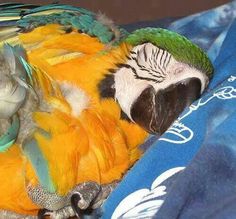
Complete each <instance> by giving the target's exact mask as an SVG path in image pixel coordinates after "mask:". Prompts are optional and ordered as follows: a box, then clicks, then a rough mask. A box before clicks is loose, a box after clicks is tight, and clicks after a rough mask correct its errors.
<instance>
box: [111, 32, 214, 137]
mask: <svg viewBox="0 0 236 219" xmlns="http://www.w3.org/2000/svg"><path fill="white" fill-rule="evenodd" d="M125 43H127V44H129V45H132V47H131V50H130V51H129V55H128V56H127V61H126V62H125V63H122V64H118V69H117V70H116V72H115V74H114V90H115V94H114V96H115V99H116V100H117V102H118V103H119V105H120V107H121V109H122V111H123V112H124V113H125V114H126V115H127V116H128V118H129V119H130V120H131V121H133V122H135V123H137V124H139V125H140V126H141V127H143V128H144V129H146V130H147V131H148V132H150V133H153V134H162V133H163V132H164V131H166V129H167V128H168V127H169V126H170V125H171V124H172V123H173V121H174V120H175V119H176V118H177V117H178V115H179V114H180V113H181V112H182V111H183V110H184V109H185V108H186V107H187V106H189V105H190V104H191V103H192V102H193V101H194V100H196V99H197V98H199V97H200V95H201V94H202V92H203V91H204V89H205V88H206V87H207V85H208V82H209V79H210V77H211V75H212V72H213V68H212V65H211V62H210V61H209V59H208V57H207V56H206V55H205V53H204V52H203V51H202V50H201V49H200V48H198V47H197V46H195V45H194V44H192V43H191V42H190V41H189V40H187V39H186V38H184V37H182V36H180V35H178V34H176V33H173V32H171V31H167V30H163V29H151V28H147V29H143V30H139V31H136V32H134V33H133V34H131V35H130V36H128V38H127V39H126V40H125Z"/></svg>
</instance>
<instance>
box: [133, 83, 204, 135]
mask: <svg viewBox="0 0 236 219" xmlns="http://www.w3.org/2000/svg"><path fill="white" fill-rule="evenodd" d="M200 95H201V82H200V80H199V79H197V78H188V79H184V80H182V81H180V82H178V83H177V84H174V85H171V86H169V87H167V88H165V89H163V90H159V91H158V92H156V91H155V90H154V88H153V87H152V86H150V87H148V88H146V89H145V90H144V91H143V92H142V93H141V95H140V96H139V97H138V98H137V99H136V101H135V102H134V103H133V105H132V107H131V117H132V119H133V121H134V122H136V123H137V124H139V125H140V126H141V127H143V128H144V129H146V130H147V131H148V132H149V133H152V134H158V135H161V134H163V133H164V132H165V131H166V130H167V129H168V128H169V127H170V125H171V124H172V123H173V122H174V121H175V119H177V118H178V116H179V115H180V113H181V112H182V111H183V110H184V109H185V108H186V107H188V106H189V105H191V103H192V102H193V101H194V100H196V99H198V98H199V97H200Z"/></svg>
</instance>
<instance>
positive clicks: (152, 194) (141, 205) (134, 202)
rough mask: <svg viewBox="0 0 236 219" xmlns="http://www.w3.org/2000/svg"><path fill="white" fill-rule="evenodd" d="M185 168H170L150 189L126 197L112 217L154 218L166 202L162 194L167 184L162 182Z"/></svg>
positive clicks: (131, 218) (128, 218)
mask: <svg viewBox="0 0 236 219" xmlns="http://www.w3.org/2000/svg"><path fill="white" fill-rule="evenodd" d="M184 168H185V167H175V168H172V169H169V170H167V171H165V172H164V173H162V174H161V175H160V176H158V177H157V178H156V179H155V180H154V181H153V183H152V185H151V188H150V189H148V188H144V189H139V190H137V191H135V192H133V193H131V194H130V195H128V196H127V197H125V198H124V199H123V200H122V201H121V202H120V204H119V205H118V206H117V207H116V209H115V211H114V213H113V215H112V219H118V218H119V219H120V218H122V219H144V218H145V219H148V218H152V217H153V216H154V215H155V214H156V213H157V211H158V210H159V208H160V207H161V205H162V204H163V202H164V200H163V197H162V196H164V195H165V194H166V186H164V185H161V184H163V183H164V182H165V181H166V180H167V179H169V178H170V177H172V176H173V175H175V174H176V173H178V172H180V171H181V170H183V169H184Z"/></svg>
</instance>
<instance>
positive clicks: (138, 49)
mask: <svg viewBox="0 0 236 219" xmlns="http://www.w3.org/2000/svg"><path fill="white" fill-rule="evenodd" d="M0 28H1V29H0V43H1V54H0V59H1V64H0V122H1V123H0V133H1V136H0V150H1V153H0V163H1V166H0V177H1V179H4V180H2V181H1V184H0V191H1V195H0V217H1V218H23V217H24V218H37V215H38V217H39V218H43V217H44V216H46V215H49V216H50V217H51V218H68V217H71V216H77V217H80V216H81V209H87V208H96V207H98V206H100V205H101V204H102V202H103V201H104V200H105V199H106V198H107V196H108V195H109V193H110V192H111V191H112V189H113V188H114V187H115V185H116V183H117V181H119V180H121V178H122V176H123V175H124V173H125V172H126V171H127V170H128V169H129V168H130V167H131V166H132V165H133V164H134V162H135V161H136V160H137V159H139V158H140V156H141V154H142V151H141V150H140V149H139V147H138V146H139V145H141V144H142V143H143V142H144V140H145V139H146V137H147V136H148V133H152V134H156V135H161V134H162V133H163V132H164V131H165V130H166V129H167V128H168V127H169V126H170V125H171V124H172V122H173V121H174V120H175V119H176V118H177V117H178V115H179V114H180V113H181V112H182V111H183V110H184V108H185V107H187V106H189V105H190V104H191V103H192V102H193V101H194V100H195V99H197V98H198V97H199V96H200V95H201V94H202V92H203V91H204V89H205V88H206V86H207V84H208V82H209V79H210V78H211V77H212V74H213V68H212V65H211V63H210V61H209V59H208V57H207V56H206V55H205V54H204V52H203V51H202V50H201V49H200V48H198V47H197V46H195V45H194V44H192V43H191V42H190V41H188V40H187V39H186V38H184V37H182V36H180V35H178V34H176V33H173V32H171V31H168V30H164V29H160V28H144V29H139V30H137V31H134V32H133V33H128V32H126V31H125V30H123V29H121V28H119V27H117V26H115V25H114V23H113V22H111V21H110V20H109V19H107V18H106V17H105V16H103V15H101V14H99V15H97V14H94V13H92V12H90V11H87V10H85V9H82V8H77V7H72V6H69V5H59V4H54V5H48V6H41V7H37V6H34V5H30V4H25V5H24V4H13V3H6V4H1V5H0Z"/></svg>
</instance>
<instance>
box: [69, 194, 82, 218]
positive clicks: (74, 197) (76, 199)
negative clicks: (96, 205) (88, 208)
mask: <svg viewBox="0 0 236 219" xmlns="http://www.w3.org/2000/svg"><path fill="white" fill-rule="evenodd" d="M80 199H81V198H80V195H79V194H76V193H75V194H73V195H72V196H71V198H70V202H71V207H72V209H73V211H74V212H75V215H76V217H77V218H82V210H81V209H80V208H79V207H78V202H79V201H80Z"/></svg>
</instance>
